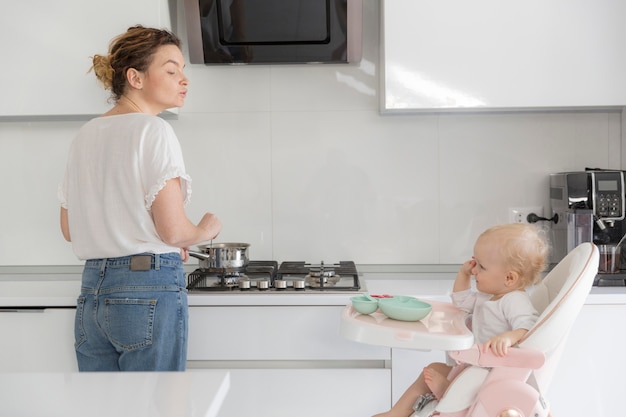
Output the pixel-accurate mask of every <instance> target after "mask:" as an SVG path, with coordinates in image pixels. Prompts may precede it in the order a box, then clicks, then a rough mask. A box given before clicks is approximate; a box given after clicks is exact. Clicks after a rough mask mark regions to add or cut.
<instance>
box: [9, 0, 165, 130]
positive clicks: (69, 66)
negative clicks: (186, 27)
mask: <svg viewBox="0 0 626 417" xmlns="http://www.w3.org/2000/svg"><path fill="white" fill-rule="evenodd" d="M136 24H142V25H144V26H155V27H167V28H169V27H170V26H171V24H170V17H169V8H168V0H133V1H130V2H129V1H125V0H109V1H101V2H93V1H83V0H55V1H49V0H30V1H23V2H13V3H11V6H10V7H8V6H7V7H3V10H2V13H1V14H0V45H1V49H2V63H3V73H2V78H1V79H0V87H1V88H0V90H1V91H2V94H3V97H5V99H4V100H2V101H1V102H0V119H1V118H3V117H20V116H31V117H34V116H46V117H48V116H75V115H96V114H101V113H103V112H104V111H105V110H106V109H108V107H110V104H108V103H107V99H108V97H109V92H108V91H105V90H104V89H103V88H102V87H101V85H100V84H99V83H98V82H97V80H96V77H95V75H94V74H93V72H91V73H88V70H89V68H90V67H91V60H90V57H92V56H93V55H94V54H103V55H104V54H106V53H107V51H108V45H109V42H110V41H111V39H112V38H113V37H115V36H117V35H118V34H120V33H122V32H124V31H125V30H126V29H128V27H130V26H134V25H136Z"/></svg>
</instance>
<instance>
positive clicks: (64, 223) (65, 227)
mask: <svg viewBox="0 0 626 417" xmlns="http://www.w3.org/2000/svg"><path fill="white" fill-rule="evenodd" d="M61 233H63V237H64V238H65V240H66V241H68V242H71V241H72V238H71V236H70V224H69V221H68V220H67V209H66V208H63V207H61Z"/></svg>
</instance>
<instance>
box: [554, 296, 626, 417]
mask: <svg viewBox="0 0 626 417" xmlns="http://www.w3.org/2000/svg"><path fill="white" fill-rule="evenodd" d="M624 346H626V305H623V304H615V305H585V306H584V307H583V309H582V311H581V312H580V315H579V316H578V319H577V320H576V322H575V324H574V327H573V328H572V331H571V333H570V336H569V339H568V340H567V344H566V345H565V349H564V351H563V353H562V356H561V360H560V362H559V364H558V366H557V368H556V371H555V373H554V377H553V379H552V383H551V384H550V388H549V389H548V392H547V395H546V399H547V400H548V402H549V403H550V407H551V409H552V413H553V414H554V415H555V416H618V415H623V414H624V404H625V402H624V382H623V376H624V375H625V374H626V361H624Z"/></svg>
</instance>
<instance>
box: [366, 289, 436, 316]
mask: <svg viewBox="0 0 626 417" xmlns="http://www.w3.org/2000/svg"><path fill="white" fill-rule="evenodd" d="M378 306H379V307H380V311H382V312H383V314H384V315H385V316H387V317H389V318H391V319H394V320H401V321H418V320H421V319H423V318H424V317H426V316H427V315H428V313H430V310H431V309H432V306H431V305H430V304H428V303H425V302H424V301H420V300H418V299H417V298H414V297H407V296H402V295H394V296H393V297H392V298H381V299H380V300H378Z"/></svg>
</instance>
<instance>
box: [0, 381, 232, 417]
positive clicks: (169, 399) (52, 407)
mask: <svg viewBox="0 0 626 417" xmlns="http://www.w3.org/2000/svg"><path fill="white" fill-rule="evenodd" d="M229 388H230V375H229V372H228V371H224V370H202V371H192V372H115V373H113V372H111V373H109V372H97V373H90V372H81V373H78V372H75V373H32V372H21V373H0V415H3V416H11V417H20V416H24V417H31V416H46V417H83V416H85V415H88V416H90V417H110V416H116V417H154V416H177V417H216V416H218V415H219V410H220V408H221V406H222V403H223V401H224V398H225V397H226V394H227V393H228V390H229Z"/></svg>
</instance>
